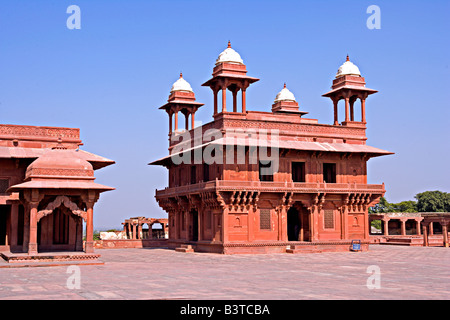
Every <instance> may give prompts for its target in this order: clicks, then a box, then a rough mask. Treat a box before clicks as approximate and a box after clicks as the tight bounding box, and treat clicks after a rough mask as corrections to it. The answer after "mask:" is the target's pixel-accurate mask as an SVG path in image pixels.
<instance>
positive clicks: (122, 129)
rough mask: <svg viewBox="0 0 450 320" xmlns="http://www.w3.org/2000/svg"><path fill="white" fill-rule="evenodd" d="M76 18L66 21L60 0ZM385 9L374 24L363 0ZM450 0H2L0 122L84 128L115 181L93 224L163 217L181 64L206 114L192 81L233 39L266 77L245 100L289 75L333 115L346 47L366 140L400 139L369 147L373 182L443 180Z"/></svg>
mask: <svg viewBox="0 0 450 320" xmlns="http://www.w3.org/2000/svg"><path fill="white" fill-rule="evenodd" d="M72 4H75V5H78V6H79V7H80V9H81V29H80V30H69V29H68V28H67V27H66V20H67V18H68V17H69V16H70V14H67V13H66V10H67V7H68V6H69V5H72ZM373 4H374V5H377V6H379V8H380V10H381V29H379V30H370V29H368V28H367V26H366V21H367V19H368V18H369V16H370V14H367V13H366V10H367V7H368V6H370V5H373ZM449 12H450V2H449V1H438V0H435V1H378V0H376V1H362V0H354V1H262V0H259V1H245V0H244V1H226V2H223V1H148V0H147V1H112V0H108V1H106V0H105V1H103V0H96V1H81V0H71V1H65V0H58V1H56V0H54V1H48V0H42V1H31V0H29V1H25V0H23V1H12V0H2V2H1V4H0V30H1V31H0V110H1V112H0V122H1V123H7V124H24V125H42V126H66V127H75V128H80V129H81V138H82V140H83V142H84V146H82V149H84V150H87V151H90V152H93V153H96V154H99V155H102V156H105V157H107V158H110V159H113V160H115V161H116V164H115V165H113V166H110V167H107V168H104V169H101V170H99V171H97V172H96V177H97V180H96V181H97V182H99V183H103V184H106V185H110V186H113V187H115V188H116V190H115V191H112V192H107V193H104V194H102V196H101V198H100V201H99V202H98V204H97V205H96V208H95V220H94V224H95V227H96V228H109V227H120V223H121V222H122V221H123V220H124V219H125V218H128V217H130V216H147V217H165V216H166V214H165V213H164V212H163V211H162V210H161V209H160V208H159V207H158V205H157V203H156V201H155V199H154V192H155V189H161V188H164V187H165V186H166V184H167V172H166V169H165V168H162V167H153V166H148V165H147V163H148V162H150V161H152V160H155V159H158V158H160V157H163V156H165V155H166V154H167V143H168V141H167V133H168V120H167V115H166V114H165V112H163V111H161V110H158V108H159V107H160V106H161V105H163V104H164V103H165V102H166V101H167V97H168V95H169V91H170V88H171V85H172V83H173V82H174V81H176V80H177V79H178V76H179V73H180V71H182V72H183V76H184V78H185V79H186V80H187V81H188V82H189V83H190V84H191V86H192V88H193V90H194V92H195V94H196V97H197V100H198V101H200V102H202V103H205V106H203V107H202V108H201V109H200V110H199V111H198V112H197V114H196V120H200V121H202V122H203V123H206V122H209V121H211V120H212V118H211V115H212V93H211V91H210V89H208V88H205V87H201V84H202V83H203V82H205V81H206V80H208V79H209V78H210V76H211V73H212V68H213V66H214V62H215V59H216V58H217V56H218V55H219V53H220V52H221V51H223V50H224V49H225V48H226V45H227V41H228V40H231V44H232V47H233V48H234V49H235V50H236V51H237V52H239V53H240V55H241V57H242V58H243V60H244V62H245V64H246V65H247V70H248V74H249V75H250V76H254V77H257V78H260V79H261V80H260V81H259V82H257V83H255V84H253V85H252V86H251V87H250V88H249V89H248V90H247V108H248V109H249V110H261V111H269V110H270V108H271V104H272V102H273V99H274V98H275V96H276V94H277V93H278V92H279V91H280V90H281V88H282V86H283V83H284V82H286V83H287V86H288V88H289V89H290V90H291V91H292V92H293V93H294V94H295V96H296V98H297V101H298V102H299V104H300V109H301V110H304V111H307V112H309V114H308V117H310V118H316V119H318V120H319V122H320V123H327V124H331V123H332V121H333V107H332V103H331V101H330V100H328V99H327V98H323V97H321V95H322V94H323V93H325V92H327V91H328V90H329V88H330V86H331V81H332V80H333V78H334V76H335V74H336V71H337V69H338V67H339V66H340V65H341V64H342V63H343V62H344V61H345V56H346V55H347V54H349V55H350V59H351V61H352V62H354V63H355V64H356V65H358V67H359V69H360V71H361V73H362V75H363V76H364V77H365V78H366V82H367V86H368V87H369V88H373V89H376V90H378V91H379V93H377V94H375V95H373V96H370V97H369V98H368V100H367V103H366V105H367V107H366V108H367V115H366V118H367V127H368V128H367V136H368V141H367V143H368V144H369V145H371V146H374V147H378V148H381V149H385V150H389V151H392V152H395V153H396V154H395V155H391V156H386V157H379V158H374V159H371V160H369V163H368V179H369V183H381V182H384V183H385V184H386V188H387V193H386V197H387V199H388V201H391V202H399V201H402V200H412V199H413V198H414V195H415V194H416V193H418V192H422V191H426V190H441V191H446V192H450V170H449V167H448V164H449V163H450V148H449V141H448V139H449V136H450V129H449V127H450V126H449V125H450V120H449V119H450V111H449V107H450V90H449V89H450V69H449V60H450V54H449V49H450V44H449V39H450V37H449V31H450V22H449V21H450V19H449Z"/></svg>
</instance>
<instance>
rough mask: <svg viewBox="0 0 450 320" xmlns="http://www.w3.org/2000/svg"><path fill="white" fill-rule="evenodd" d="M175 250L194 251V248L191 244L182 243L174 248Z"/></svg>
mask: <svg viewBox="0 0 450 320" xmlns="http://www.w3.org/2000/svg"><path fill="white" fill-rule="evenodd" d="M175 251H177V252H186V253H188V252H194V249H193V248H192V245H190V244H182V245H181V247H178V248H175Z"/></svg>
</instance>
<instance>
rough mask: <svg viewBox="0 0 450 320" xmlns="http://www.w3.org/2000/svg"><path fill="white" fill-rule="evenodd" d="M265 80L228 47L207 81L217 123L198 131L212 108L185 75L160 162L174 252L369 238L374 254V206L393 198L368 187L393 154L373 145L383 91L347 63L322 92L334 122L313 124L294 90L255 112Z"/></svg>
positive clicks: (345, 245)
mask: <svg viewBox="0 0 450 320" xmlns="http://www.w3.org/2000/svg"><path fill="white" fill-rule="evenodd" d="M258 80H259V79H257V78H254V77H250V76H248V75H247V69H246V65H245V64H244V63H243V61H242V59H241V57H240V55H239V54H238V53H237V52H236V51H235V50H233V49H232V48H231V46H230V44H229V45H228V48H227V49H225V50H224V51H223V52H222V53H221V54H220V55H219V57H218V59H217V60H216V64H215V67H214V69H213V74H212V78H211V79H209V80H208V81H207V82H205V83H204V84H203V86H207V87H209V88H211V90H212V91H213V95H214V106H213V121H211V122H209V123H206V124H204V125H203V126H201V127H199V128H194V116H195V112H196V111H197V109H198V108H200V107H202V106H203V104H201V103H198V102H197V101H196V100H195V95H194V92H193V90H192V88H191V86H190V85H189V83H187V82H186V81H185V80H184V79H183V77H182V75H180V79H179V80H177V81H176V82H175V83H174V84H173V86H172V90H171V92H170V96H169V99H168V102H167V103H166V104H165V105H164V106H162V107H161V108H160V109H163V110H165V111H166V112H167V113H168V115H169V137H170V139H169V153H170V155H169V156H167V157H165V158H162V159H160V160H157V161H154V162H152V163H151V164H152V165H162V166H165V167H166V168H167V169H168V170H169V185H168V187H167V188H165V189H164V190H157V191H156V195H155V197H156V200H157V201H158V203H159V205H160V206H161V207H162V208H163V209H164V210H165V211H167V212H168V214H169V245H170V246H171V247H175V248H176V247H183V246H184V247H186V246H187V245H190V246H192V247H193V248H194V250H195V251H199V252H201V251H203V252H218V253H253V252H286V251H288V252H301V251H326V250H333V251H335V250H348V249H349V246H350V243H351V241H352V240H361V241H362V247H363V249H367V246H368V243H369V229H370V225H369V217H368V208H369V207H370V206H372V205H374V204H376V203H377V202H378V201H379V198H380V197H381V196H383V195H384V193H385V188H384V184H367V161H368V160H369V159H370V158H372V157H377V156H383V155H387V154H392V153H391V152H388V151H384V150H381V149H378V148H374V147H371V146H369V145H367V144H366V140H367V138H366V134H365V131H366V117H365V114H366V113H365V107H366V104H365V102H366V98H367V97H368V96H369V95H371V94H373V93H375V92H377V91H376V90H373V89H369V88H367V87H366V86H365V79H364V78H363V77H362V76H361V74H360V72H359V69H358V67H357V66H355V65H354V64H353V63H352V62H350V61H349V59H348V57H347V61H346V62H345V63H344V64H343V65H342V66H341V67H340V68H339V70H338V72H337V74H336V77H335V79H334V80H333V84H332V87H331V91H329V92H327V93H325V94H324V95H323V96H324V97H328V98H330V99H331V100H332V102H333V107H334V123H333V124H332V125H329V124H321V123H319V122H318V120H316V119H309V118H306V117H304V116H305V115H306V114H307V112H304V111H301V110H300V109H299V105H298V103H297V101H296V99H295V97H294V95H293V94H292V92H290V91H289V90H288V89H287V88H286V86H284V88H283V89H282V90H281V91H280V92H279V93H278V95H276V98H275V101H274V103H273V104H272V110H271V112H267V111H249V110H247V109H246V94H247V89H248V88H249V86H250V85H251V84H252V83H255V82H256V81H258ZM227 90H229V91H231V93H232V101H231V103H230V101H229V100H228V101H227V99H226V98H227V95H226V92H227ZM220 98H221V99H220ZM238 99H239V100H240V103H238ZM219 100H221V101H219ZM340 100H343V101H342V102H343V103H344V110H345V112H344V118H343V119H340V118H339V117H338V115H339V114H338V113H339V112H338V111H339V110H338V109H339V108H338V102H339V101H340ZM358 100H359V103H357V101H358ZM356 107H359V108H360V116H361V117H360V118H358V119H357V118H356V117H355V110H356V109H355V108H356ZM180 112H181V113H182V114H183V115H184V116H185V128H184V130H183V129H180V128H179V121H178V115H179V113H180ZM189 117H191V126H190V128H189ZM340 120H341V122H339V121H340ZM228 152H231V153H230V154H231V156H230V157H229V158H227V157H228V155H229V153H228ZM205 155H206V157H205ZM239 155H240V156H239ZM202 156H203V157H202ZM206 158H207V159H208V160H205V159H206ZM211 158H212V159H213V160H214V161H211ZM180 159H181V160H180ZM230 159H232V161H230ZM287 247H289V248H290V249H288V250H287Z"/></svg>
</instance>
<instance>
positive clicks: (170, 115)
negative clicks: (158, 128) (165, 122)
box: [169, 113, 173, 133]
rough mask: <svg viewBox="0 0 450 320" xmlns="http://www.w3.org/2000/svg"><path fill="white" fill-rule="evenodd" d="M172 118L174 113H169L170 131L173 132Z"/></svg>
mask: <svg viewBox="0 0 450 320" xmlns="http://www.w3.org/2000/svg"><path fill="white" fill-rule="evenodd" d="M172 118H173V113H169V133H172Z"/></svg>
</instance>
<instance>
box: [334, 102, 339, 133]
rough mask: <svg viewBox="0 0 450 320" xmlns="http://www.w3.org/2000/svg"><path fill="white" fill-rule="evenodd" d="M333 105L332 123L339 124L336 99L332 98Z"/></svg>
mask: <svg viewBox="0 0 450 320" xmlns="http://www.w3.org/2000/svg"><path fill="white" fill-rule="evenodd" d="M333 106H334V125H335V126H337V125H339V122H338V100H336V99H333Z"/></svg>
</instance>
